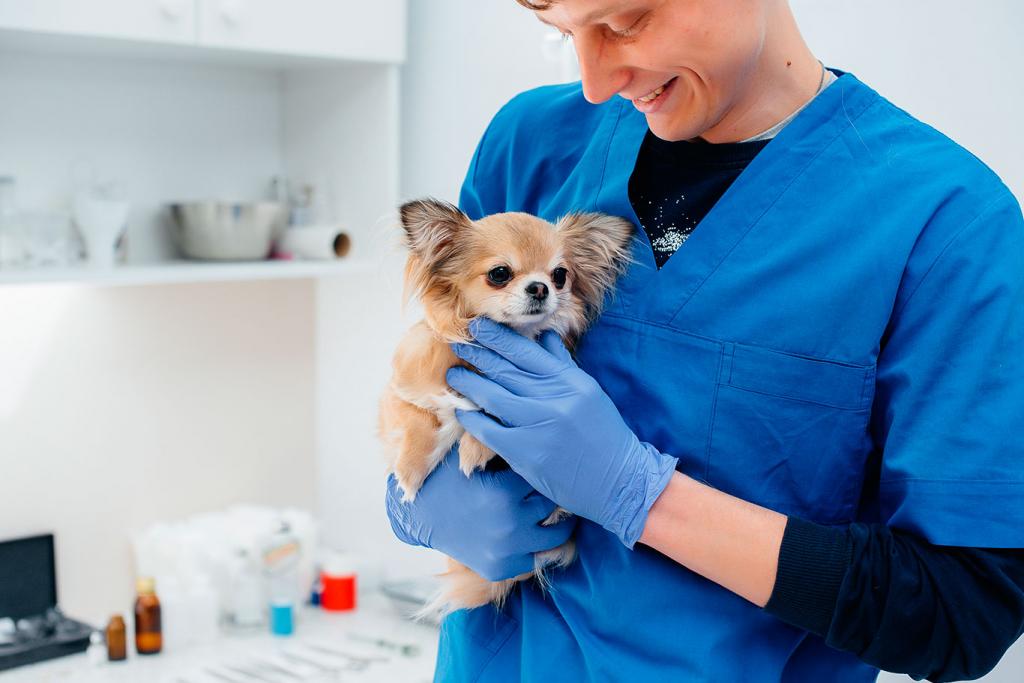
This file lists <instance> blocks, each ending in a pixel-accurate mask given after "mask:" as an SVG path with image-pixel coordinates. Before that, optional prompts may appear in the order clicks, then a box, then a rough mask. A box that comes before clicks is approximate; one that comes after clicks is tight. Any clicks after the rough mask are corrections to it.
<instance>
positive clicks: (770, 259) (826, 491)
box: [436, 74, 1024, 683]
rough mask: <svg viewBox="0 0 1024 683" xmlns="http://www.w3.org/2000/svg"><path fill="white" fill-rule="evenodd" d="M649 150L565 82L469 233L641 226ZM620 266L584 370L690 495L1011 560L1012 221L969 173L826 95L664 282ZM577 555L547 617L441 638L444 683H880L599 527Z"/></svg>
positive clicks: (476, 178)
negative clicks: (497, 218) (590, 224)
mask: <svg viewBox="0 0 1024 683" xmlns="http://www.w3.org/2000/svg"><path fill="white" fill-rule="evenodd" d="M646 130H647V124H646V120H645V118H644V116H643V115H642V114H641V113H639V112H637V111H636V110H635V109H634V108H633V106H632V105H631V103H629V102H628V101H626V100H624V99H622V98H613V99H612V100H610V101H609V102H606V103H604V104H601V105H597V106H594V105H590V104H588V103H587V102H586V101H585V100H584V98H583V96H582V93H581V88H580V85H579V84H578V83H577V84H571V85H563V86H554V87H545V88H540V89H537V90H533V91H530V92H527V93H524V94H523V95H520V96H518V97H516V98H515V99H514V100H512V101H511V102H510V103H509V104H508V105H506V106H505V107H504V108H503V109H502V110H501V111H500V112H499V113H498V114H497V116H496V117H495V118H494V120H493V122H492V123H491V125H490V127H489V128H488V130H487V132H486V134H485V136H484V138H483V140H482V141H481V142H480V145H479V147H478V149H477V151H476V154H475V156H474V158H473V162H472V165H471V167H470V170H469V176H468V178H467V179H466V183H465V186H464V188H463V192H462V197H461V205H462V208H463V210H465V211H466V212H467V213H468V214H469V215H470V216H471V217H473V218H478V217H480V216H484V215H487V214H491V213H497V212H502V211H526V212H530V213H533V214H537V215H539V216H542V217H543V218H546V219H548V220H552V221H554V220H556V219H557V218H558V217H559V216H562V215H564V214H566V213H568V212H570V211H575V210H595V211H603V212H606V213H610V214H616V215H620V216H625V217H627V218H629V219H630V220H632V221H633V222H634V223H637V219H636V216H635V215H634V213H633V210H632V208H631V206H630V203H629V198H628V194H627V185H628V181H629V176H630V174H631V172H632V170H633V166H634V163H635V161H636V156H637V152H638V150H639V147H640V143H641V141H642V140H643V137H644V133H645V132H646ZM633 256H634V259H635V263H634V264H633V265H632V266H631V267H630V269H629V271H628V272H627V274H626V276H625V277H624V278H623V280H622V281H621V282H620V283H619V285H618V288H617V291H616V293H615V295H614V297H613V298H612V299H611V300H610V301H609V303H608V305H607V306H606V308H605V312H604V313H603V314H602V316H601V317H600V318H599V320H598V321H597V322H596V324H595V325H594V326H593V327H592V328H591V330H590V332H589V333H588V334H587V335H586V336H585V338H584V339H583V341H582V343H581V344H580V347H579V349H578V360H579V362H580V365H581V367H583V368H584V369H585V370H586V371H587V372H589V373H590V374H592V375H593V376H594V377H595V378H596V379H597V380H598V381H599V382H600V384H601V385H602V387H603V388H604V389H605V390H606V391H607V392H608V394H609V395H610V396H611V398H612V399H613V400H614V401H615V403H616V405H617V406H618V407H619V409H620V410H621V411H622V413H623V416H624V417H625V419H626V421H627V423H628V424H629V425H630V427H631V428H632V429H633V430H634V431H635V432H636V433H637V435H638V436H639V437H640V438H641V439H642V440H644V441H648V442H650V443H652V444H654V445H655V446H656V447H658V448H659V449H660V450H662V451H664V452H666V453H670V454H672V455H674V456H677V457H678V458H679V469H680V471H682V472H684V473H685V474H687V475H689V476H691V477H694V478H696V479H699V480H701V481H705V482H707V483H708V484H710V485H711V486H714V487H715V488H718V489H720V490H722V491H726V492H728V493H731V494H733V495H736V496H738V497H740V498H743V499H745V500H748V501H751V502H753V503H756V504H758V505H763V506H766V507H768V508H771V509H773V510H777V511H779V512H782V513H785V514H787V515H796V516H799V517H802V518H804V519H808V520H812V521H815V522H818V523H822V524H835V525H842V524H848V523H850V522H852V521H855V520H859V521H883V522H885V523H887V524H889V525H891V526H893V527H898V528H901V529H905V530H907V531H911V532H914V533H916V534H919V535H921V536H923V537H924V538H926V539H927V540H929V541H931V542H932V543H936V544H943V545H960V546H988V547H1024V439H1022V438H1021V436H1020V434H1018V433H1015V432H1013V431H1011V429H1012V428H1013V427H1016V426H1017V425H1021V424H1024V353H1022V342H1024V286H1022V280H1024V221H1022V218H1021V213H1020V207H1019V205H1018V203H1017V201H1016V200H1015V199H1014V197H1013V195H1012V194H1011V193H1010V192H1009V190H1007V188H1006V187H1005V186H1004V185H1003V184H1002V183H1001V182H1000V180H999V179H998V177H996V176H995V175H994V174H993V173H992V172H991V171H990V170H989V169H988V168H986V167H985V166H984V165H983V164H982V163H981V162H980V161H978V160H977V159H976V158H974V157H973V156H971V155H970V154H969V153H968V152H966V151H964V150H963V149H962V148H960V147H958V146H957V145H956V144H954V143H953V142H951V141H950V140H949V139H947V138H946V137H944V136H942V135H941V134H939V133H938V132H936V131H935V130H933V129H931V128H929V127H928V126H926V125H924V124H922V123H920V122H919V121H916V120H915V119H913V118H912V117H910V116H909V115H907V114H906V113H905V112H903V111H901V110H900V109H898V108H896V107H895V106H893V105H892V104H891V103H889V102H888V101H886V100H885V99H883V98H882V97H881V96H879V95H878V94H877V93H875V92H874V91H873V90H871V89H870V88H868V87H867V86H865V85H864V84H863V83H861V82H860V81H858V80H857V79H856V78H855V77H854V76H852V75H851V74H841V77H840V78H839V80H838V81H837V82H836V83H834V84H833V85H832V86H831V87H830V88H828V89H827V90H826V91H825V92H824V93H822V94H821V95H819V96H818V97H817V98H816V99H815V100H814V101H813V102H812V103H811V104H810V106H808V107H807V108H806V109H805V110H804V111H803V112H802V113H801V114H800V115H799V116H798V117H797V118H796V119H795V120H794V121H793V122H792V123H791V124H790V125H789V126H788V127H787V128H786V129H785V130H783V132H782V133H781V134H780V135H779V136H778V137H777V138H776V139H775V140H773V141H772V142H771V143H770V144H769V145H768V146H767V147H765V149H764V150H763V151H762V152H761V153H760V155H759V156H758V157H757V158H756V159H755V160H754V161H753V163H751V164H750V165H749V166H748V167H747V169H746V170H745V171H744V172H743V173H742V174H741V175H740V177H739V178H738V179H737V181H736V182H735V183H734V184H733V186H732V187H731V188H730V189H729V191H728V192H727V193H726V194H725V196H723V197H722V199H721V200H720V201H719V203H718V204H717V205H716V206H715V207H714V208H713V209H712V211H711V212H710V213H709V214H708V215H707V216H706V218H705V219H704V220H703V221H702V222H701V224H700V225H699V226H698V227H697V229H696V230H695V231H694V233H693V235H692V236H691V237H690V238H689V240H688V241H687V242H686V244H685V245H684V246H683V247H682V248H681V249H680V251H679V252H678V253H676V254H675V255H674V256H673V257H672V258H670V259H669V261H668V263H667V264H666V265H665V266H664V268H662V269H661V270H657V269H656V268H655V267H654V259H653V254H652V252H651V248H650V245H649V243H648V241H647V236H646V235H645V233H644V232H643V230H638V231H637V234H636V238H635V240H634V244H633ZM577 548H578V553H579V554H578V558H577V559H576V561H575V562H573V564H572V565H570V566H569V567H568V568H566V569H565V570H561V571H556V572H553V573H552V575H551V584H552V585H551V588H550V589H549V590H548V591H547V592H546V593H545V592H542V591H541V589H540V588H539V587H537V586H536V585H535V584H533V583H523V584H521V586H520V588H519V589H518V590H517V591H516V592H514V593H513V594H512V596H511V597H510V598H509V601H508V603H507V604H506V606H505V607H504V608H503V609H501V610H497V609H494V608H491V607H483V608H478V609H475V610H469V611H462V612H458V613H455V614H453V615H451V616H449V617H448V618H447V619H446V620H445V622H444V624H443V626H442V638H441V644H440V650H439V656H438V665H437V672H436V678H437V680H440V681H512V680H523V681H539V680H559V681H574V680H597V681H622V680H630V681H660V680H672V681H709V682H711V681H714V682H716V683H718V682H721V681H730V682H731V681H743V682H744V683H760V682H768V681H786V682H794V683H796V682H801V683H803V682H814V683H818V682H820V681H830V682H832V683H843V682H846V681H850V682H855V681H856V682H862V681H871V680H874V679H875V676H876V674H877V670H876V669H874V668H873V667H870V666H868V665H866V664H864V663H862V662H860V661H859V660H857V659H856V657H855V656H854V655H852V654H848V653H843V652H839V651H836V650H832V649H830V648H828V647H827V646H826V645H825V644H824V642H823V641H822V640H821V639H820V638H818V637H817V636H813V635H810V634H808V633H806V632H804V631H801V630H799V629H797V628H794V627H792V626H789V625H787V624H784V623H782V622H781V621H779V620H777V619H775V618H774V617H772V616H771V615H769V614H767V613H765V612H763V611H762V610H761V609H759V608H758V607H756V606H754V605H753V604H751V603H749V602H747V601H745V600H743V599H742V598H740V597H738V596H736V595H734V594H732V593H730V592H729V591H727V590H725V589H723V588H721V587H719V586H717V585H715V584H713V583H711V582H709V581H707V580H706V579H704V578H703V577H701V576H699V575H697V574H695V573H693V572H691V571H689V570H687V569H686V568H684V567H682V566H680V565H678V564H676V563H674V562H672V561H671V560H669V559H667V558H665V557H663V556H662V555H660V554H659V553H657V552H654V551H653V550H651V549H649V548H646V547H642V546H640V545H637V547H636V549H635V550H628V549H627V548H625V547H624V546H623V545H622V544H621V543H620V542H619V541H618V540H617V539H616V538H615V537H614V536H613V535H612V534H610V533H608V532H606V531H605V530H604V529H602V528H601V527H599V526H597V525H595V524H592V523H590V522H587V521H585V520H583V521H581V523H580V525H579V530H578V533H577Z"/></svg>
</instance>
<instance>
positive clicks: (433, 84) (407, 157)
mask: <svg viewBox="0 0 1024 683" xmlns="http://www.w3.org/2000/svg"><path fill="white" fill-rule="evenodd" d="M792 4H793V7H794V10H795V12H796V14H797V17H798V19H799V20H801V22H802V25H803V27H804V31H805V35H806V37H807V39H808V42H809V43H810V44H811V46H812V48H813V49H815V50H816V52H817V54H818V55H819V56H820V57H821V58H822V59H823V60H824V61H825V62H826V64H828V65H830V66H835V67H837V68H843V69H846V70H849V71H852V72H854V73H855V74H856V75H857V76H858V77H859V78H861V80H864V81H865V82H867V83H868V84H869V85H871V86H872V87H875V88H876V89H877V90H879V91H880V92H881V93H882V94H883V95H885V96H887V97H889V98H890V99H892V100H893V101H894V102H895V103H896V104H898V105H900V106H902V107H904V108H905V109H907V110H909V111H910V112H911V113H913V114H915V115H916V116H918V118H921V119H922V120H924V121H926V122H928V123H931V124H933V125H935V126H936V127H937V128H939V129H940V130H942V131H943V132H945V133H946V134H948V135H950V136H951V137H953V138H954V139H955V140H957V141H958V142H960V143H961V144H963V145H964V146H966V147H967V148H968V149H970V150H971V151H973V152H974V153H975V154H977V155H978V156H980V157H981V158H982V159H983V160H985V161H986V162H987V163H989V165H991V166H992V167H993V168H994V169H995V170H996V171H997V172H998V173H999V174H1000V175H1001V176H1002V177H1003V179H1004V180H1005V181H1006V182H1007V184H1008V185H1009V186H1010V187H1011V189H1013V190H1014V191H1015V192H1016V193H1017V196H1018V197H1021V198H1024V135H1021V132H1020V127H1021V121H1022V120H1024V119H1022V117H1021V112H1022V111H1024V88H1021V80H1020V79H1021V77H1020V70H1021V69H1024V47H1022V46H1024V41H1021V40H1020V38H1019V35H1018V33H1019V31H1020V29H1021V27H1024V3H1020V2H1018V0H986V2H976V3H962V2H955V1H954V0H901V1H900V2H893V1H892V0H860V1H859V2H849V1H848V0H847V1H841V0H793V3H792ZM410 5H411V6H410V24H409V26H410V45H409V63H408V65H407V66H406V68H405V69H404V73H403V77H404V83H403V96H404V103H403V116H404V119H403V159H402V162H403V176H402V194H403V195H404V196H406V197H413V196H419V195H426V194H432V195H437V196H440V197H444V198H447V199H455V198H457V196H458V195H457V192H458V188H459V186H460V184H461V182H462V178H463V176H464V174H465V171H466V168H467V166H468V164H469V158H470V155H471V154H472V151H473V149H474V147H475V145H476V143H477V141H478V139H479V137H480V134H481V133H482V132H483V130H484V128H485V126H486V125H487V122H488V121H489V120H490V118H491V116H492V115H493V114H494V112H495V111H496V110H497V109H498V107H500V106H501V105H502V104H503V103H504V102H505V101H507V100H508V99H509V98H510V97H511V96H512V95H514V94H515V93H517V92H519V91H521V90H524V89H526V88H529V87H532V86H535V85H539V84H542V83H545V82H554V81H556V80H557V79H558V73H557V69H554V68H552V67H551V66H550V65H547V64H545V63H544V61H543V59H542V58H541V49H540V46H539V45H540V41H541V36H542V35H543V33H544V29H543V27H542V26H540V24H538V23H537V22H536V20H535V19H533V18H532V17H531V16H530V13H529V12H527V11H526V10H524V9H522V8H521V7H519V6H518V5H517V4H516V3H515V2H513V1H512V0H500V1H498V2H473V3H469V2H465V0H429V2H428V1H427V0H412V2H411V3H410ZM372 493H373V498H374V499H376V498H379V490H377V489H375V490H374V491H373V492H372ZM413 552H415V551H413ZM1022 678H1024V645H1022V644H1018V645H1017V647H1016V648H1015V649H1014V650H1013V651H1011V653H1010V654H1009V655H1008V656H1007V658H1006V660H1005V661H1004V662H1003V664H1002V665H1001V666H1000V667H999V669H998V670H997V671H996V672H995V673H993V674H992V675H990V676H988V677H986V678H985V679H984V680H985V681H986V682H988V683H1011V681H1012V682H1014V683H1015V682H1017V681H1020V680H1021V679H1022ZM880 680H885V681H899V680H909V679H906V678H905V677H896V676H888V675H883V677H882V678H881V679H880Z"/></svg>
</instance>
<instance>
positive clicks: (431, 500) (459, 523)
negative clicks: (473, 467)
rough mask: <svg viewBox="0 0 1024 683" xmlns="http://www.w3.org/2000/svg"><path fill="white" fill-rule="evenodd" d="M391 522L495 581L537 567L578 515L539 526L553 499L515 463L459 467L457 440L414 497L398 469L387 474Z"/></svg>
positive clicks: (409, 539)
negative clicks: (406, 495) (537, 559)
mask: <svg viewBox="0 0 1024 683" xmlns="http://www.w3.org/2000/svg"><path fill="white" fill-rule="evenodd" d="M387 488H388V490H387V495H386V497H385V502H386V506H387V512H388V519H390V520H391V528H392V530H394V532H395V535H396V536H398V538H399V539H400V540H402V541H403V542H405V543H408V544H410V545H422V546H426V547H428V548H433V549H435V550H439V551H441V552H443V553H444V554H445V555H448V556H449V557H452V558H454V559H456V560H458V561H459V562H461V563H462V564H464V565H466V566H467V567H469V568H470V569H472V570H473V571H475V572H476V573H477V574H479V575H480V576H482V577H484V578H485V579H488V580H489V581H500V580H502V579H510V578H512V577H513V576H518V575H520V574H524V573H526V572H529V571H533V568H534V563H533V554H534V553H538V552H541V551H544V550H551V549H552V548H557V547H558V546H560V545H562V544H563V543H565V542H566V541H567V540H569V537H570V536H572V532H573V529H575V527H576V520H575V519H574V518H572V517H570V518H567V519H564V520H562V521H560V522H558V523H557V524H552V525H551V526H541V525H540V523H541V522H543V521H544V520H545V519H547V518H548V516H549V515H550V514H551V513H552V512H553V511H554V509H555V504H554V503H552V502H551V501H550V500H548V499H547V498H545V497H544V496H542V495H540V494H539V493H537V492H536V491H534V490H533V488H532V487H531V486H530V485H529V484H527V483H526V480H524V479H523V478H522V477H520V476H519V475H518V474H516V473H515V472H513V471H512V470H502V471H494V472H490V471H484V472H474V473H473V475H472V476H471V477H466V475H464V474H463V473H462V472H461V471H460V470H459V447H458V445H456V446H455V447H454V448H453V449H452V450H451V451H450V452H449V453H448V455H446V456H445V459H444V460H443V461H442V462H441V464H440V465H438V466H437V469H435V470H434V471H433V472H431V473H430V476H428V477H427V480H426V481H425V482H423V487H422V488H421V489H420V491H419V493H418V494H416V500H414V501H413V502H412V503H405V502H402V491H401V489H399V488H398V482H397V481H396V480H395V476H394V475H390V476H389V477H388V484H387Z"/></svg>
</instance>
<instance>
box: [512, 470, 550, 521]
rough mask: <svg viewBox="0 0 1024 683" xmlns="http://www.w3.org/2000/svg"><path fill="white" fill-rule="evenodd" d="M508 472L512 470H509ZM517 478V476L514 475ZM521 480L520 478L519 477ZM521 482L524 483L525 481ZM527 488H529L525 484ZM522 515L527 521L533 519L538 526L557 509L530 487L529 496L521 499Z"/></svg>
mask: <svg viewBox="0 0 1024 683" xmlns="http://www.w3.org/2000/svg"><path fill="white" fill-rule="evenodd" d="M509 471H510V472H511V471H513V470H509ZM516 476H517V477H518V476H519V475H518V474H517V475H516ZM520 478H522V477H520ZM523 481H526V480H525V479H524V480H523ZM527 486H530V485H529V484H527ZM523 507H524V508H525V510H524V513H523V514H524V515H525V516H526V518H527V519H533V520H536V521H537V524H540V523H541V522H543V521H544V520H545V519H547V518H548V517H550V516H551V513H552V512H554V511H555V509H556V508H558V506H557V505H555V503H554V502H552V501H550V500H548V499H547V498H546V497H545V496H544V495H543V494H541V493H539V492H537V491H536V490H534V489H533V487H532V486H530V492H529V494H528V495H527V496H526V497H525V498H524V499H523Z"/></svg>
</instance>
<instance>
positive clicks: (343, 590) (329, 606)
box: [320, 553, 357, 612]
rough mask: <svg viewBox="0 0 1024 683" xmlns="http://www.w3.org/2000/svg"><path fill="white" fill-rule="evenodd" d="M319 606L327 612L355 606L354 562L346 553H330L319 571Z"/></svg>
mask: <svg viewBox="0 0 1024 683" xmlns="http://www.w3.org/2000/svg"><path fill="white" fill-rule="evenodd" d="M320 583H321V584H322V586H323V590H322V591H321V593H320V606H321V607H322V608H323V609H325V610H327V611H329V612H347V611H349V610H354V609H355V608H356V592H357V585H356V571H355V563H354V562H353V561H352V558H350V557H349V556H347V555H344V554H342V553H331V554H330V555H328V556H327V557H326V558H325V560H324V563H323V568H322V569H321V571H320Z"/></svg>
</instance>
